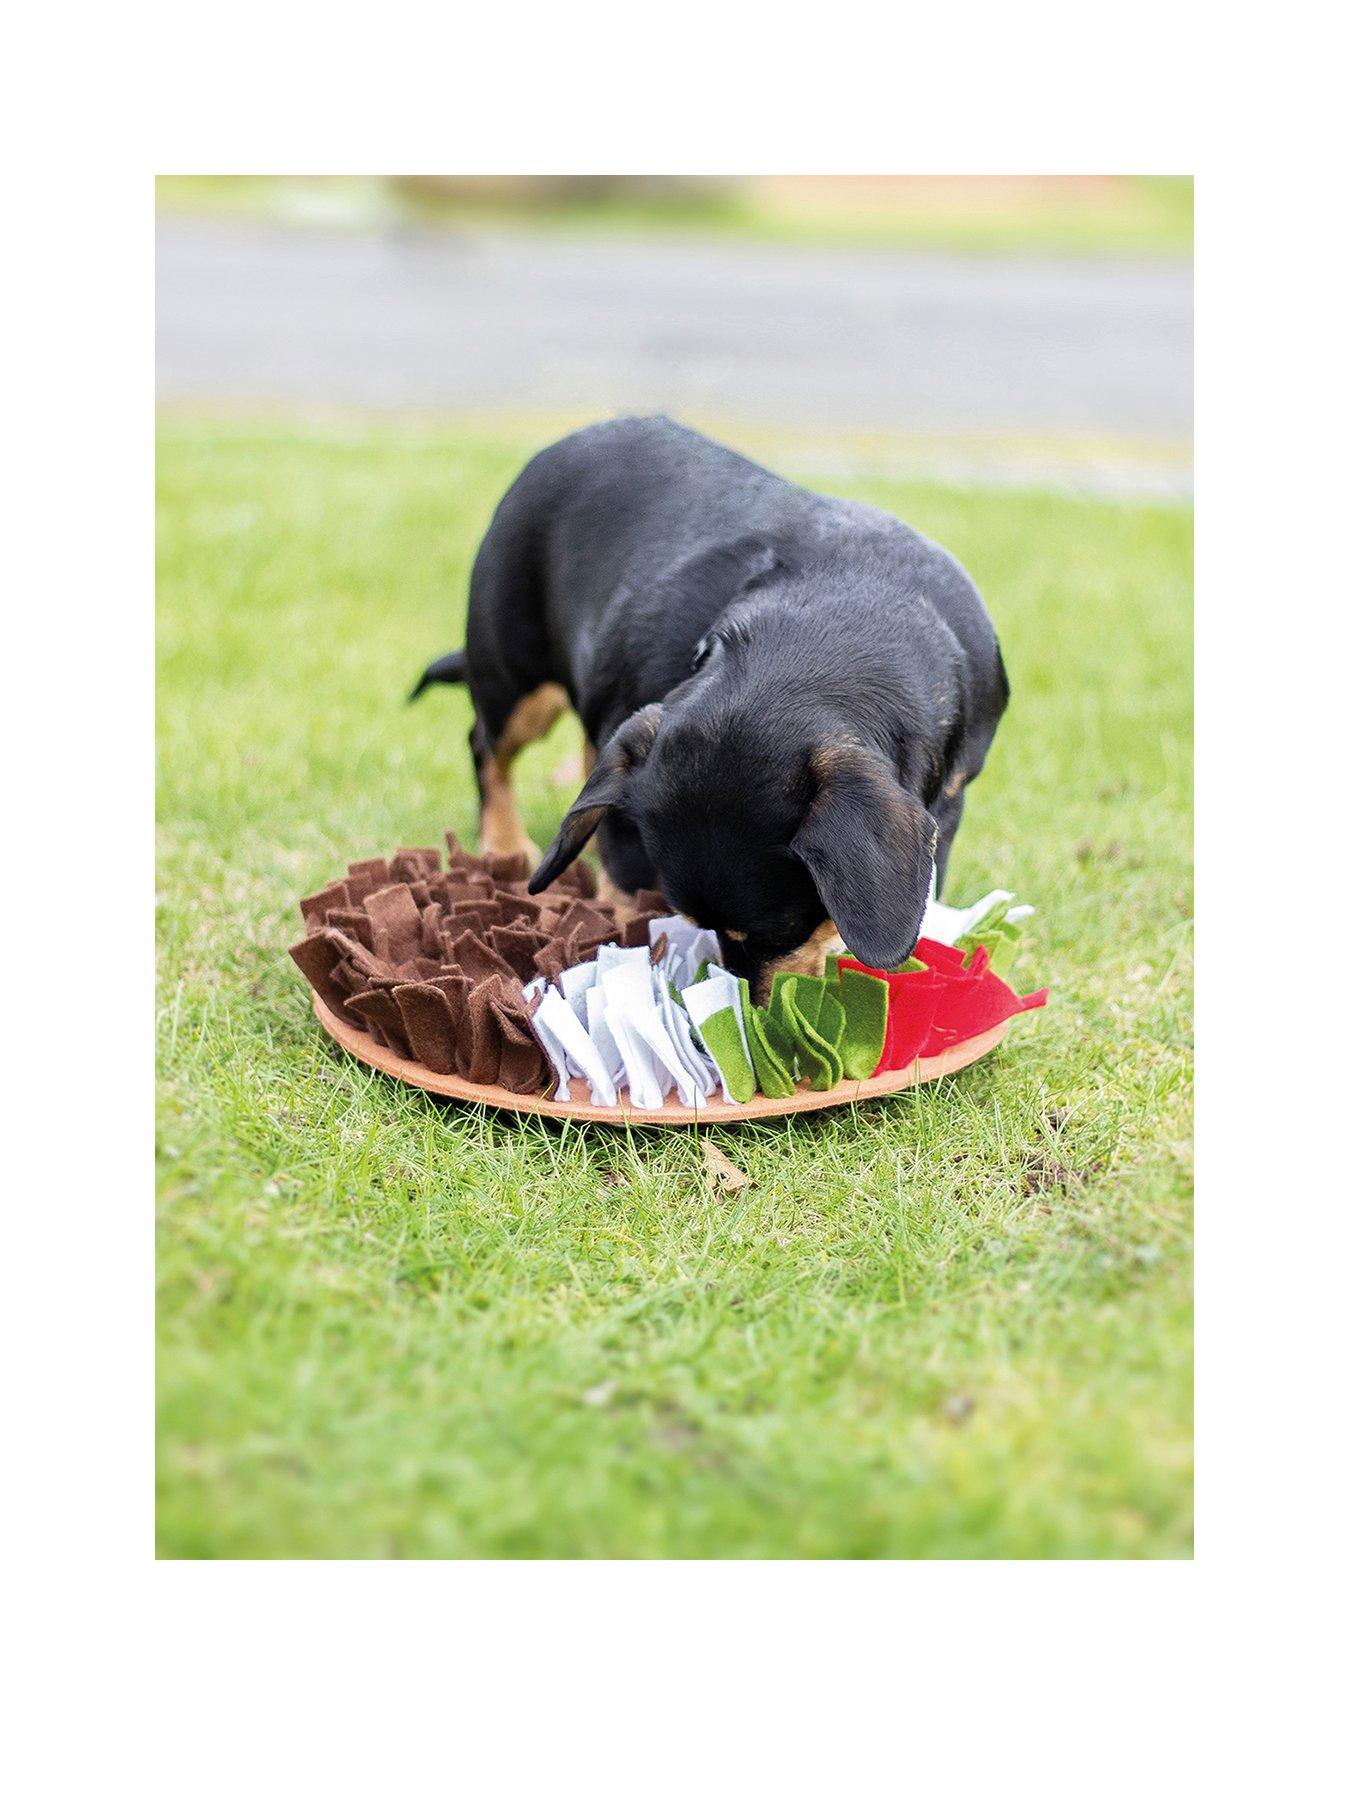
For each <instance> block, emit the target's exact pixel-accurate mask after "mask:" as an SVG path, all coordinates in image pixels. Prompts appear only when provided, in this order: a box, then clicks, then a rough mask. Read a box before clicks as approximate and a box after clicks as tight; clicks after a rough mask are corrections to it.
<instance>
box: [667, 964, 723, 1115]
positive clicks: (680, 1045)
mask: <svg viewBox="0 0 1350 1800" xmlns="http://www.w3.org/2000/svg"><path fill="white" fill-rule="evenodd" d="M658 999H659V1004H660V1007H661V1017H662V1019H663V1021H664V1022H665V1027H666V1030H667V1031H668V1032H669V1033H670V1041H671V1043H673V1044H674V1046H675V1048H676V1049H677V1050H678V1051H679V1053H680V1061H681V1062H682V1063H683V1064H684V1066H685V1068H686V1069H687V1070H688V1071H689V1073H690V1075H691V1076H692V1077H693V1080H694V1085H695V1086H696V1087H697V1088H698V1091H699V1093H700V1094H701V1095H702V1097H703V1098H704V1099H705V1100H706V1099H707V1098H708V1096H709V1095H710V1094H711V1093H712V1092H713V1090H714V1088H716V1086H717V1064H716V1063H715V1062H714V1061H713V1060H712V1058H711V1057H710V1056H709V1055H707V1053H706V1052H705V1051H704V1050H703V1049H702V1048H701V1047H700V1046H699V1045H698V1044H696V1043H695V1042H694V1028H693V1026H692V1025H691V1024H690V1023H689V1015H688V1013H687V1012H686V1011H685V1010H684V1008H683V1007H682V1006H681V1005H680V1003H679V1001H678V1000H677V999H676V998H675V996H674V995H673V994H672V993H671V991H670V989H669V988H668V987H665V986H663V987H662V988H661V992H660V995H659V996H658Z"/></svg>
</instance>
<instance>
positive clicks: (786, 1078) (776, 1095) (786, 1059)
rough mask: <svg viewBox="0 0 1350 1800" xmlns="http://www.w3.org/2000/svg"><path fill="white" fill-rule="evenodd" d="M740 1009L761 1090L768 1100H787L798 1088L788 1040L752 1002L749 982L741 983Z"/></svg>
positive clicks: (776, 1025) (775, 1024) (762, 1009)
mask: <svg viewBox="0 0 1350 1800" xmlns="http://www.w3.org/2000/svg"><path fill="white" fill-rule="evenodd" d="M741 1010H742V1013H743V1015H744V1018H745V1035H746V1038H747V1039H748V1040H749V1044H750V1060H751V1061H752V1062H753V1063H754V1065H755V1079H756V1080H757V1081H758V1082H759V1090H760V1092H761V1093H762V1094H767V1095H768V1096H769V1098H770V1099H771V1100H787V1099H789V1098H790V1097H791V1096H792V1095H793V1094H795V1093H796V1091H797V1081H796V1077H795V1076H794V1074H793V1054H792V1042H791V1039H790V1038H788V1037H786V1036H785V1035H784V1034H783V1032H782V1031H781V1030H780V1028H779V1025H778V1021H777V1020H776V1019H773V1018H771V1017H770V1016H769V1014H768V1012H767V1011H766V1010H765V1008H764V1007H762V1006H755V1005H754V1004H753V1003H752V1002H751V999H750V983H749V982H748V981H742V982H741Z"/></svg>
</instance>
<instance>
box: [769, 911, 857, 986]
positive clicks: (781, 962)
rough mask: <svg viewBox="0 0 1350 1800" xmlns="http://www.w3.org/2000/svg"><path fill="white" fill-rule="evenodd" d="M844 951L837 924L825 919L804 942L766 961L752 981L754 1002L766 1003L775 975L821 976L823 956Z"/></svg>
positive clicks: (823, 964) (823, 968)
mask: <svg viewBox="0 0 1350 1800" xmlns="http://www.w3.org/2000/svg"><path fill="white" fill-rule="evenodd" d="M843 954H844V940H843V938H841V937H840V935H839V927H838V926H837V925H836V924H835V922H834V920H833V919H826V921H825V923H824V924H823V925H817V926H816V929H815V930H814V931H813V932H812V933H811V935H810V937H809V938H807V940H806V942H805V943H804V944H799V945H798V946H797V948H796V949H795V950H790V951H789V952H788V954H787V955H786V956H780V957H777V958H775V960H774V961H773V962H770V963H765V965H764V967H763V969H761V970H760V973H759V979H758V980H757V981H756V983H755V1005H756V1006H764V1005H766V1004H767V1003H768V998H769V995H770V993H771V992H772V991H773V978H774V976H775V975H823V974H824V973H825V958H826V957H827V956H832V955H836V956H842V955H843Z"/></svg>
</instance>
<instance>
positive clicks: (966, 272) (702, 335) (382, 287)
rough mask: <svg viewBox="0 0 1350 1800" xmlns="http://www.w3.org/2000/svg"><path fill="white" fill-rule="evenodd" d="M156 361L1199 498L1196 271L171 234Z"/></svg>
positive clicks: (360, 234) (194, 230) (454, 405)
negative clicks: (1098, 462) (1123, 445)
mask: <svg viewBox="0 0 1350 1800" xmlns="http://www.w3.org/2000/svg"><path fill="white" fill-rule="evenodd" d="M158 342H159V352H158V368H159V389H160V396H161V398H162V399H164V400H167V401H175V402H183V401H188V402H190V401H203V400H209V401H221V400H229V401H241V402H263V403H277V402H282V403H294V402H298V403H302V404H319V405H335V406H348V405H354V406H366V407H376V408H389V409H402V408H416V409H426V410H432V411H442V412H449V413H453V412H456V411H461V412H463V411H481V410H486V409H500V410H505V411H513V412H526V411H528V412H533V413H548V412H554V413H556V412H567V413H576V412H581V413H584V414H586V415H587V416H597V417H598V416H600V415H602V414H604V413H607V412H615V411H648V410H654V409H665V410H668V411H671V412H676V413H680V414H683V415H685V416H686V417H687V416H689V415H690V414H701V415H704V416H708V415H712V416H715V417H717V418H730V419H743V420H745V421H746V422H747V423H750V424H757V425H761V426H771V427H783V428H786V429H790V430H803V429H805V430H821V431H835V430H839V431H844V432H849V431H862V432H883V433H885V432H892V433H899V434H936V435H941V434H948V435H953V436H960V435H965V436H978V437H981V438H984V437H990V438H993V437H999V436H1003V437H1016V436H1021V437H1024V438H1025V437H1031V438H1038V439H1042V440H1048V441H1054V440H1069V439H1074V438H1082V439H1094V440H1103V439H1112V438H1119V439H1125V440H1131V441H1132V442H1133V443H1134V444H1136V445H1138V444H1140V443H1143V444H1144V445H1145V446H1147V444H1149V443H1155V444H1158V445H1160V446H1165V447H1167V450H1168V452H1169V455H1170V457H1171V460H1170V462H1167V464H1166V467H1167V469H1169V470H1170V474H1165V475H1164V476H1163V480H1164V483H1166V482H1167V481H1169V480H1170V481H1171V482H1173V483H1175V482H1176V481H1177V479H1178V474H1177V471H1178V468H1180V469H1181V471H1182V473H1181V475H1180V477H1179V479H1180V480H1181V482H1183V483H1188V481H1189V465H1188V461H1187V452H1188V450H1189V442H1190V430H1191V270H1190V264H1189V262H1188V261H1187V260H1184V259H1162V260H1139V261H1116V260H1106V259H1102V258H1094V257H1084V258H1081V259H1067V258H1066V259H1056V260H1051V259H1046V258H1039V257H1027V258H1018V259H1012V258H1000V257H984V256H965V257H954V256H950V257H949V256H936V255H920V254H914V253H901V252H892V251H887V250H882V249H867V250H831V249H821V248H818V247H810V248H807V247H794V246H786V245H781V244H766V243H755V242H747V241H744V240H733V239H725V240H723V239H710V238H706V237H703V238H693V237H690V238H684V237H657V238H653V237H639V236H631V237H630V236H613V235H609V236H604V237H601V236H598V235H597V236H592V235H589V234H585V235H578V234H575V233H567V234H559V235H556V236H554V235H549V234H548V233H537V234H534V235H523V234H519V233H514V232H507V231H487V230H484V231H473V232H471V233H470V232H459V231H452V230H426V231H419V230H407V229H402V230H400V229H390V230H385V231H325V230H314V229H311V230H305V231H287V230H282V229H276V228H272V227H268V226H266V225H253V224H246V223H221V222H198V221H187V220H182V219H174V218H170V219H166V220H163V221H161V223H160V225H159V229H158ZM1141 454H1142V456H1143V463H1144V465H1146V464H1147V450H1146V449H1145V450H1144V451H1143V452H1142V453H1141ZM1160 467H1161V465H1160ZM1147 485H1148V484H1147V481H1145V486H1147Z"/></svg>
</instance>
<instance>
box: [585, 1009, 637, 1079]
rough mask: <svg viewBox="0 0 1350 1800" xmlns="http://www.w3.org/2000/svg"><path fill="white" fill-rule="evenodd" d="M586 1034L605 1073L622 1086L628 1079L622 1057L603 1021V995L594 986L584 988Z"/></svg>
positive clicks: (612, 1035)
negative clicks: (603, 1066)
mask: <svg viewBox="0 0 1350 1800" xmlns="http://www.w3.org/2000/svg"><path fill="white" fill-rule="evenodd" d="M586 1034H587V1036H588V1037H589V1038H590V1040H591V1042H592V1043H593V1044H594V1045H595V1049H596V1054H597V1055H598V1056H599V1058H600V1060H601V1062H602V1063H603V1064H604V1065H605V1073H606V1074H607V1075H608V1076H609V1078H610V1080H611V1081H612V1082H613V1083H614V1085H615V1086H616V1087H623V1085H624V1084H625V1082H626V1081H627V1079H628V1078H627V1076H626V1075H625V1073H624V1067H623V1058H622V1056H620V1054H619V1046H618V1045H617V1044H616V1043H615V1042H614V1033H613V1032H612V1031H611V1030H610V1028H609V1026H608V1025H607V1024H606V1023H605V996H604V994H603V992H602V991H601V989H600V988H598V987H595V986H592V987H588V988H587V989H586Z"/></svg>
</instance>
